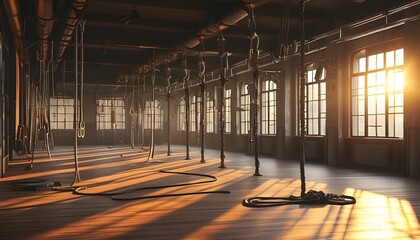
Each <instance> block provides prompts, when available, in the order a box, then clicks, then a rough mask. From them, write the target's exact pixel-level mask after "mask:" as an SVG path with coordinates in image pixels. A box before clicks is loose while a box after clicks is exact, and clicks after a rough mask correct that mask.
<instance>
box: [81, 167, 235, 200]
mask: <svg viewBox="0 0 420 240" xmlns="http://www.w3.org/2000/svg"><path fill="white" fill-rule="evenodd" d="M159 172H161V173H169V174H178V175H188V176H199V177H205V178H210V179H209V180H202V181H198V182H192V183H179V184H170V185H159V186H149V187H140V188H135V189H130V190H127V191H121V192H103V193H89V192H82V191H83V190H86V189H87V187H80V188H76V189H75V190H74V191H73V194H79V195H87V196H111V197H112V200H138V199H148V198H161V197H173V196H185V195H197V194H209V193H220V194H229V193H230V191H224V190H218V191H201V192H186V193H173V194H159V195H149V196H139V197H128V196H127V194H129V193H134V192H137V191H143V190H150V189H162V188H172V187H182V186H191V185H197V184H204V183H211V182H215V181H217V178H216V177H215V176H213V175H209V174H202V173H188V172H176V171H167V170H159Z"/></svg>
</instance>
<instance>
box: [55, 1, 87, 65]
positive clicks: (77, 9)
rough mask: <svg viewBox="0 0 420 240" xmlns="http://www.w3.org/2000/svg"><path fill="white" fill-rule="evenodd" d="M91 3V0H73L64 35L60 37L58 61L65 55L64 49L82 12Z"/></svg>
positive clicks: (65, 23)
mask: <svg viewBox="0 0 420 240" xmlns="http://www.w3.org/2000/svg"><path fill="white" fill-rule="evenodd" d="M88 4H89V0H72V1H71V4H70V5H71V6H70V7H69V9H68V11H67V15H66V17H65V19H66V20H65V22H64V30H63V33H62V34H61V35H62V37H61V39H60V42H59V43H60V46H59V48H58V51H57V57H56V59H57V62H59V61H60V60H61V58H62V57H63V54H64V51H65V50H66V48H67V46H68V45H69V43H70V41H71V39H72V36H73V32H74V30H75V29H76V26H77V23H78V22H79V20H80V16H81V13H82V12H83V11H84V10H85V9H86V6H87V5H88Z"/></svg>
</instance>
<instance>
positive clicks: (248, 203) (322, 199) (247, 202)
mask: <svg viewBox="0 0 420 240" xmlns="http://www.w3.org/2000/svg"><path fill="white" fill-rule="evenodd" d="M355 203H356V199H355V198H354V197H352V196H346V195H336V194H331V193H327V194H326V193H324V192H322V191H315V190H310V191H308V192H307V193H306V194H304V195H303V196H302V197H296V196H290V197H252V198H245V199H244V200H243V201H242V205H243V206H245V207H253V208H257V207H273V206H283V205H291V204H319V205H326V204H331V205H348V204H355Z"/></svg>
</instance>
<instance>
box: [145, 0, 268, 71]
mask: <svg viewBox="0 0 420 240" xmlns="http://www.w3.org/2000/svg"><path fill="white" fill-rule="evenodd" d="M270 1H271V0H252V1H251V0H243V1H242V2H241V3H239V4H237V5H235V6H233V7H232V8H231V9H230V10H228V11H226V12H225V13H224V14H222V15H221V16H220V17H219V18H217V19H214V20H211V21H209V22H208V23H207V24H205V25H203V26H202V27H200V28H199V29H198V31H197V32H196V33H195V34H193V35H192V36H191V37H189V38H187V39H185V40H184V41H183V42H181V43H179V44H177V45H176V47H175V49H179V50H178V51H166V52H164V53H161V54H160V55H158V56H156V57H155V59H154V60H151V61H150V65H149V66H147V67H145V66H142V67H141V68H140V70H141V71H143V72H147V71H149V70H150V66H151V65H154V66H155V67H156V66H158V65H160V64H162V63H168V62H172V61H174V60H175V59H177V57H178V54H179V53H180V51H182V50H188V49H192V48H194V47H195V46H197V45H198V44H199V43H200V37H202V36H203V37H204V38H209V37H212V36H214V35H216V34H217V33H218V32H219V31H220V30H221V29H226V28H228V27H230V26H232V25H235V24H236V23H237V22H239V21H240V20H242V19H243V18H245V17H246V16H248V5H249V4H251V3H252V4H255V5H256V6H260V5H264V4H266V3H268V2H270ZM152 61H153V62H152Z"/></svg>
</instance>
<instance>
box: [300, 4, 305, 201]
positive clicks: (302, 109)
mask: <svg viewBox="0 0 420 240" xmlns="http://www.w3.org/2000/svg"><path fill="white" fill-rule="evenodd" d="M300 5H301V16H300V17H301V18H300V21H301V22H300V103H299V106H300V113H299V116H300V181H301V193H300V195H301V197H303V196H304V195H305V193H306V183H305V151H306V149H305V147H306V146H305V131H306V129H305V1H304V0H300Z"/></svg>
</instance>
